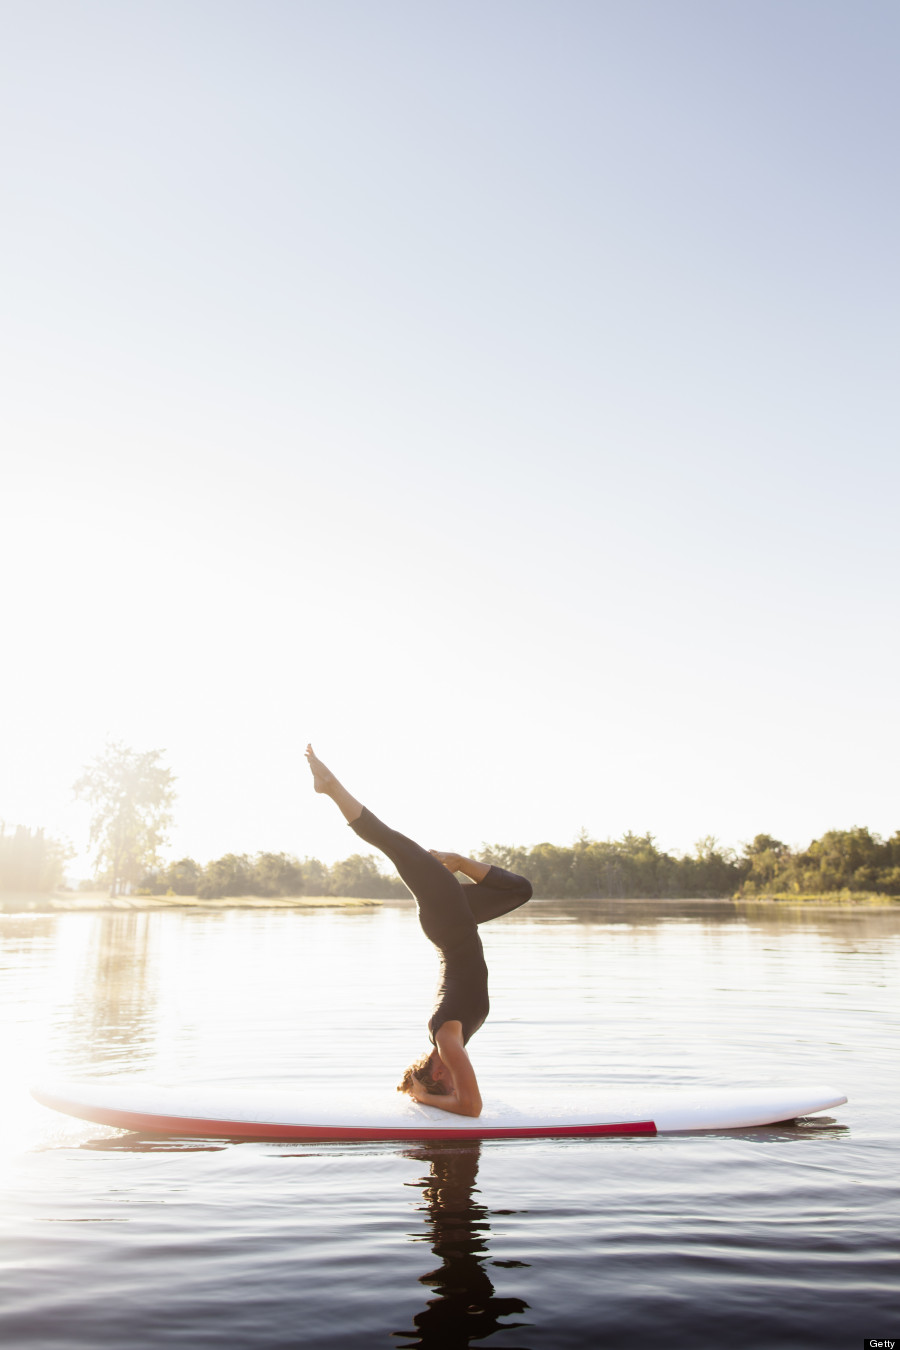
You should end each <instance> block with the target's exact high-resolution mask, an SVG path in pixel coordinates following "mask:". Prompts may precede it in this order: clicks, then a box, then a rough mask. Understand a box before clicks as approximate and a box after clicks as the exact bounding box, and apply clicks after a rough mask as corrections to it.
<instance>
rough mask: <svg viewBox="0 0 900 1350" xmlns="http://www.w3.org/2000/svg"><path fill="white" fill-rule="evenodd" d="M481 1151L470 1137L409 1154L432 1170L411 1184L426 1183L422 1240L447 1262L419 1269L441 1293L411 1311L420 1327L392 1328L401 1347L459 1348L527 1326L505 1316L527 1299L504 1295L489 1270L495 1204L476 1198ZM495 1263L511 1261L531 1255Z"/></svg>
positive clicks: (423, 1185)
mask: <svg viewBox="0 0 900 1350" xmlns="http://www.w3.org/2000/svg"><path fill="white" fill-rule="evenodd" d="M480 1154H481V1145H480V1143H479V1142H478V1140H472V1141H465V1142H458V1143H453V1144H450V1143H446V1144H440V1143H435V1144H434V1145H424V1146H423V1147H421V1148H416V1149H415V1150H414V1151H413V1152H410V1153H409V1154H408V1155H407V1156H408V1157H411V1158H414V1159H415V1160H416V1161H421V1162H427V1163H428V1165H429V1171H428V1174H427V1175H426V1176H424V1177H422V1178H421V1180H420V1181H418V1182H412V1183H410V1184H411V1185H416V1186H420V1187H421V1188H422V1200H423V1202H424V1203H423V1204H422V1206H421V1207H420V1208H421V1210H422V1211H424V1213H425V1214H426V1215H427V1220H426V1231H425V1234H424V1235H423V1237H422V1238H419V1240H420V1241H423V1240H424V1241H427V1242H430V1244H431V1250H432V1251H433V1252H434V1254H435V1256H437V1257H438V1258H439V1259H440V1262H441V1264H440V1265H439V1266H438V1267H437V1268H436V1269H435V1270H432V1271H429V1272H428V1274H427V1275H422V1276H420V1279H419V1283H420V1284H424V1285H426V1286H428V1287H429V1288H431V1289H432V1290H433V1291H434V1293H435V1295H436V1297H435V1298H433V1299H429V1300H428V1303H427V1304H426V1306H425V1308H424V1309H423V1311H422V1312H420V1313H417V1314H416V1316H415V1317H414V1318H413V1322H414V1323H415V1330H413V1331H395V1332H394V1333H393V1334H394V1335H395V1336H398V1337H402V1338H403V1346H401V1347H400V1350H413V1347H421V1348H422V1350H456V1347H465V1346H468V1345H470V1344H471V1343H472V1342H473V1341H483V1340H485V1339H487V1337H489V1336H492V1335H493V1333H494V1332H495V1331H501V1330H502V1331H508V1330H510V1329H511V1328H513V1327H520V1326H524V1325H527V1324H526V1323H523V1322H501V1321H500V1318H502V1317H508V1316H509V1315H510V1314H511V1313H521V1312H524V1311H525V1309H526V1308H527V1307H528V1304H527V1303H526V1302H525V1301H524V1299H521V1298H498V1297H497V1296H496V1295H495V1293H494V1286H493V1284H492V1283H491V1280H490V1277H489V1276H488V1273H487V1270H486V1269H485V1264H486V1262H487V1259H488V1241H489V1238H490V1234H491V1228H490V1222H489V1219H490V1212H489V1210H488V1209H487V1207H486V1206H485V1205H483V1204H482V1203H481V1202H480V1201H479V1200H477V1199H476V1198H475V1197H476V1196H477V1194H478V1192H477V1190H476V1186H475V1182H476V1180H477V1177H478V1160H479V1157H480ZM510 1212H511V1211H509V1210H504V1211H503V1213H504V1214H508V1213H510ZM494 1264H495V1265H501V1264H502V1265H503V1266H505V1267H510V1266H521V1265H526V1264H527V1262H520V1261H504V1262H502V1263H501V1262H495V1263H494ZM507 1350H515V1348H514V1347H507ZM518 1350H523V1348H522V1347H518Z"/></svg>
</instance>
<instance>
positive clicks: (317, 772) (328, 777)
mask: <svg viewBox="0 0 900 1350" xmlns="http://www.w3.org/2000/svg"><path fill="white" fill-rule="evenodd" d="M305 753H306V762H307V763H308V765H309V767H310V769H311V770H312V776H313V787H314V788H315V790H316V792H331V790H332V788H335V787H337V781H338V780H337V779H336V778H335V776H334V774H333V773H332V772H331V770H330V769H328V768H326V767H325V765H324V764H323V763H322V761H321V760H320V759H319V758H318V756H317V755H316V752H315V751H314V750H313V748H312V746H311V745H308V746H307V747H306V751H305Z"/></svg>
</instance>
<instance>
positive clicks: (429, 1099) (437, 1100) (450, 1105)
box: [414, 1092, 481, 1116]
mask: <svg viewBox="0 0 900 1350" xmlns="http://www.w3.org/2000/svg"><path fill="white" fill-rule="evenodd" d="M414 1100H415V1101H417V1102H419V1104H420V1105H421V1106H436V1107H437V1109H438V1110H439V1111H451V1112H452V1113H453V1115H455V1116H480V1115H481V1095H480V1094H479V1095H478V1096H477V1098H472V1099H469V1098H466V1100H464V1101H463V1100H461V1099H460V1097H459V1096H458V1094H457V1093H455V1092H448V1093H447V1094H446V1095H444V1096H442V1097H439V1096H438V1095H437V1093H436V1092H422V1093H419V1094H418V1095H417V1096H416V1097H415V1098H414Z"/></svg>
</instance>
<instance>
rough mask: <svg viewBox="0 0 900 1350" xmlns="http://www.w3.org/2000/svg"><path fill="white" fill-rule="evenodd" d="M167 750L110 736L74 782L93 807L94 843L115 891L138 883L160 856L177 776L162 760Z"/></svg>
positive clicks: (100, 865) (79, 794)
mask: <svg viewBox="0 0 900 1350" xmlns="http://www.w3.org/2000/svg"><path fill="white" fill-rule="evenodd" d="M162 754H163V752H162V751H161V750H148V751H144V752H140V751H137V750H131V749H129V748H128V746H125V745H123V744H122V743H121V742H119V741H110V742H109V743H108V744H107V746H106V750H105V751H104V753H103V754H102V755H98V756H97V758H96V759H94V760H93V761H92V762H91V763H90V764H88V765H87V766H86V768H85V770H84V773H83V774H82V775H81V777H80V778H79V779H78V781H77V782H76V783H75V785H74V791H75V795H76V796H77V797H81V798H84V799H85V800H86V801H87V802H88V803H89V804H90V806H91V808H92V812H93V814H92V817H91V834H90V840H91V845H92V847H93V848H94V849H95V850H96V854H95V865H96V867H97V869H98V871H99V873H100V876H101V879H102V880H103V881H105V882H107V883H108V885H109V890H110V895H118V894H120V893H121V892H122V891H123V890H124V889H126V888H127V887H128V886H132V885H136V884H137V882H138V881H139V879H140V877H141V875H142V874H143V873H144V872H145V871H146V870H147V869H148V868H151V867H153V866H154V865H155V864H156V863H157V860H158V853H159V849H160V846H161V845H162V844H163V843H164V842H165V836H166V831H167V829H168V827H169V825H170V824H171V822H172V810H171V808H172V803H173V801H174V799H175V789H174V787H173V782H174V779H173V777H172V774H171V772H170V771H169V770H168V769H166V768H164V767H163V765H162V764H161V763H160V760H161V757H162Z"/></svg>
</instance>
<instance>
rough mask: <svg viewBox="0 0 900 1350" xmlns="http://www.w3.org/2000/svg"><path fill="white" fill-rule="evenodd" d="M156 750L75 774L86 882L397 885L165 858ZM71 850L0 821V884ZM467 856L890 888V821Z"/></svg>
mask: <svg viewBox="0 0 900 1350" xmlns="http://www.w3.org/2000/svg"><path fill="white" fill-rule="evenodd" d="M162 753H163V752H162V751H159V750H151V751H146V752H139V751H135V750H132V749H130V748H129V747H128V746H125V745H123V744H121V742H116V741H113V742H110V743H109V744H108V745H107V746H106V749H105V751H104V752H103V753H102V754H100V755H98V756H97V757H96V758H95V759H94V760H92V761H91V762H90V763H89V764H88V765H86V766H85V769H84V771H83V773H82V774H81V776H80V778H79V779H78V781H77V782H76V783H75V784H74V791H75V794H76V796H78V797H81V798H82V799H84V800H87V801H88V803H89V804H90V806H91V810H92V815H91V826H90V838H91V844H92V846H93V848H94V867H95V876H94V882H93V883H90V884H95V885H102V886H106V887H108V888H109V892H110V894H111V895H117V894H121V893H123V892H138V893H141V892H143V893H144V894H145V895H165V894H169V893H171V894H173V895H185V896H188V895H196V896H198V897H200V898H201V899H209V900H219V899H227V898H228V897H229V896H239V895H256V896H262V897H265V896H290V895H334V896H357V897H361V898H368V899H375V900H377V899H387V898H389V897H391V896H399V895H406V894H407V892H406V888H405V887H404V886H403V884H402V883H401V881H400V880H399V878H398V877H396V876H394V875H387V874H385V873H384V872H382V870H381V866H382V860H381V858H380V856H377V855H375V854H359V853H355V854H353V855H352V856H351V857H349V858H344V859H343V860H342V861H341V862H336V863H333V864H331V866H328V865H326V864H325V863H322V862H320V861H319V860H318V859H317V858H304V859H302V860H301V859H299V858H297V857H294V856H293V855H292V854H289V853H257V854H255V855H249V854H246V853H226V854H225V855H224V856H223V857H221V858H216V859H214V860H213V861H212V862H209V863H206V864H205V865H201V864H200V863H197V862H195V861H194V859H192V858H181V859H179V860H178V861H177V862H173V863H169V864H163V863H162V862H161V860H160V852H161V849H162V846H163V845H164V843H165V841H166V836H167V831H168V829H169V826H170V825H171V823H172V804H173V802H174V800H175V789H174V781H175V780H174V778H173V775H172V773H171V772H170V770H169V769H167V768H166V767H165V766H164V764H163V763H162V762H161V760H162ZM71 856H72V851H71V849H70V848H69V847H68V846H67V845H64V844H62V843H60V842H59V841H57V840H53V839H49V838H47V837H46V836H45V835H44V832H43V831H42V830H32V829H28V828H25V827H21V826H20V827H19V828H18V829H17V830H15V831H14V832H12V833H9V832H7V831H6V829H5V828H4V827H3V826H2V823H0V891H7V892H10V891H25V892H28V891H32V892H34V891H44V892H46V891H50V890H53V889H54V888H55V887H57V886H59V885H60V883H61V882H62V878H63V872H64V868H65V863H66V861H67V860H68V858H69V857H71ZM476 856H477V857H479V858H480V859H482V861H484V862H490V863H496V864H498V865H499V866H501V867H506V868H508V869H509V870H511V871H513V872H521V873H522V874H523V875H525V876H527V877H528V878H529V880H530V881H531V883H532V885H533V887H534V892H535V895H536V896H538V897H544V898H551V899H588V898H597V899H639V898H646V899H653V898H672V899H677V898H678V897H685V898H690V897H704V898H724V897H729V896H747V897H752V896H754V895H823V894H824V895H827V894H832V893H834V892H840V891H849V892H855V893H860V892H869V893H876V894H881V895H889V896H900V830H897V831H895V832H894V834H892V835H891V837H890V838H889V839H882V838H881V837H880V836H879V835H877V834H873V833H872V832H871V831H870V830H868V829H866V828H865V827H864V826H857V827H855V828H853V829H851V830H828V831H827V832H826V833H825V834H823V835H822V837H821V838H820V839H814V840H813V841H812V843H811V844H810V845H809V846H808V848H805V849H797V850H794V849H791V848H790V847H789V846H788V845H787V844H785V843H783V842H782V841H781V840H779V839H775V838H773V837H772V836H771V835H768V834H758V835H756V837H755V838H754V839H753V842H752V843H749V844H745V845H744V846H743V847H742V848H741V849H740V850H739V851H737V850H734V849H730V848H725V847H722V846H721V845H720V844H719V843H718V841H717V840H716V839H714V838H712V837H711V836H708V837H706V838H704V839H701V840H700V841H699V842H698V843H697V845H696V846H695V848H694V852H693V853H692V854H686V855H679V854H672V853H667V852H665V851H663V850H662V849H660V848H659V847H658V846H657V844H656V841H655V839H654V837H653V835H652V834H633V833H631V832H628V833H627V834H624V835H623V836H622V838H621V839H606V840H600V839H593V838H591V837H590V836H589V835H587V834H584V833H582V834H581V835H580V836H579V837H578V839H576V840H575V842H574V844H572V845H569V846H566V845H559V844H549V843H543V844H536V845H535V846H534V847H532V848H522V847H513V846H509V845H502V844H493V845H488V844H485V845H483V846H482V848H481V849H480V850H479V851H477V853H476Z"/></svg>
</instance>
